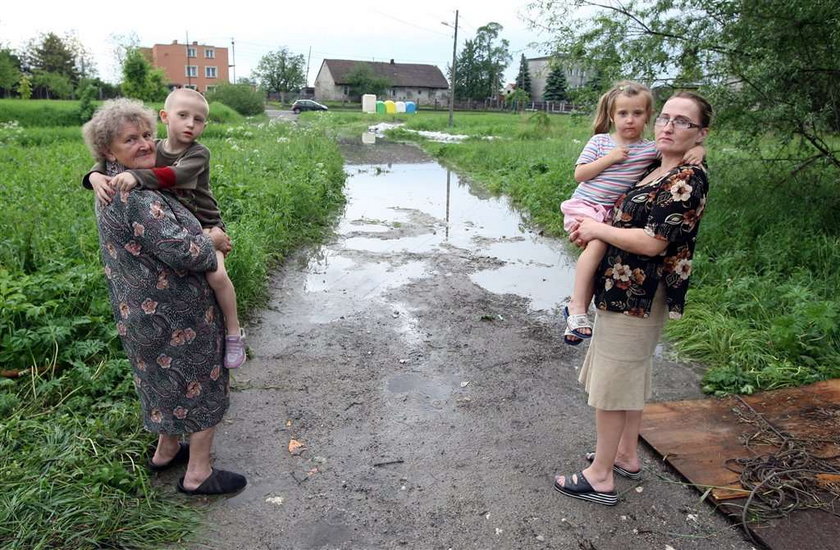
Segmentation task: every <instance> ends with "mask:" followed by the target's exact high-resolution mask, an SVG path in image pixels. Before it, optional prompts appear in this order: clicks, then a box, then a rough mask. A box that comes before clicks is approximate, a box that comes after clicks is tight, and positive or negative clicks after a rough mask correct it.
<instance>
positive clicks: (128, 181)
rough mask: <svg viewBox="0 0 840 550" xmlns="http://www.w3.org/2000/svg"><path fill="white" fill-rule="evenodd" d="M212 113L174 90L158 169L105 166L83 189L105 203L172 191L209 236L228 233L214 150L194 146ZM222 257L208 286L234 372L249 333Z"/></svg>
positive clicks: (198, 98) (164, 116)
mask: <svg viewBox="0 0 840 550" xmlns="http://www.w3.org/2000/svg"><path fill="white" fill-rule="evenodd" d="M209 111H210V106H209V105H208V104H207V100H206V99H204V96H203V95H201V94H200V93H198V92H197V91H195V90H190V89H189V88H178V89H175V90H173V91H172V92H171V93H170V94H169V96H167V98H166V102H165V103H164V106H163V110H161V112H160V119H161V121H162V122H163V123H164V124H165V125H166V139H164V140H157V142H156V146H157V152H156V154H157V158H156V161H155V166H156V168H152V169H142V170H126V171H125V172H121V173H120V174H117V175H116V176H114V177H113V178H109V177H108V176H106V173H107V172H106V170H105V167H104V166H103V164H98V165H96V166H95V167H94V168H93V170H92V171H91V172H90V173H88V174H87V175H86V176H85V178H84V180H83V184H84V186H85V187H88V188H91V189H93V190H94V192H95V193H96V196H97V198H98V199H99V200H101V201H103V202H110V200H111V197H112V196H113V194H114V193H115V192H117V191H128V190H130V189H132V188H134V187H135V186H139V187H140V188H141V189H172V190H173V191H174V193H175V196H176V197H177V198H178V200H179V201H180V202H181V203H182V204H183V205H184V206H186V207H187V208H189V210H190V211H191V212H192V213H193V214H194V215H195V217H196V218H197V219H198V221H199V222H200V223H201V226H202V227H203V228H204V230H205V231H206V232H207V231H209V230H210V228H211V227H219V228H220V229H222V230H225V225H224V222H222V217H221V212H220V211H219V205H218V203H217V202H216V199H215V197H214V196H213V193H212V191H211V190H210V151H209V150H208V149H207V148H206V147H205V146H203V145H201V144H200V143H197V142H196V141H195V140H197V139H198V138H199V137H200V136H201V134H202V132H204V129H205V127H206V125H207V115H208V113H209ZM224 258H225V256H224V254H223V253H222V252H220V251H216V260H217V262H218V268H217V269H216V271H208V272H207V282H208V283H209V284H210V287H211V288H212V289H213V291H214V292H215V294H216V300H217V301H218V302H219V306H220V307H221V309H222V313H223V314H224V316H225V331H226V333H227V336H226V337H225V367H227V368H229V369H234V368H237V367H239V366H241V365H242V363H244V362H245V333H244V332H243V331H242V329H241V328H240V326H239V316H238V315H237V311H236V290H235V289H234V287H233V283H232V282H231V280H230V277H228V274H227V271H226V270H225V262H224Z"/></svg>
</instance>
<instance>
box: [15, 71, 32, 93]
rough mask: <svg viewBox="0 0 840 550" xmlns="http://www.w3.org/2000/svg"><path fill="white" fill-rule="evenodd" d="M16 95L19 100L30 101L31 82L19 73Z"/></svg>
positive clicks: (26, 76)
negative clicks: (18, 96)
mask: <svg viewBox="0 0 840 550" xmlns="http://www.w3.org/2000/svg"><path fill="white" fill-rule="evenodd" d="M18 94H19V95H20V98H21V99H30V98H31V97H32V80H30V78H29V75H26V74H23V73H21V75H20V82H19V83H18Z"/></svg>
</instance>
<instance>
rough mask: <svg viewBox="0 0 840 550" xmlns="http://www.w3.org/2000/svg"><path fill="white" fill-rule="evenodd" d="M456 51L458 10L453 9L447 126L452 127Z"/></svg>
mask: <svg viewBox="0 0 840 550" xmlns="http://www.w3.org/2000/svg"><path fill="white" fill-rule="evenodd" d="M457 53H458V10H455V39H454V40H453V41H452V74H451V75H449V78H450V82H449V127H450V128H452V124H453V122H452V116H453V113H454V111H455V59H456V55H457Z"/></svg>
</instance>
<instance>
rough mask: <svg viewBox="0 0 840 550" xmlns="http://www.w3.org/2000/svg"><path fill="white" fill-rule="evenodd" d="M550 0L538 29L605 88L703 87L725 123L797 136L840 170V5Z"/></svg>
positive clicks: (814, 1)
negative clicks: (622, 81) (628, 78)
mask: <svg viewBox="0 0 840 550" xmlns="http://www.w3.org/2000/svg"><path fill="white" fill-rule="evenodd" d="M568 6H569V4H568V3H564V2H560V1H559V0H544V1H542V2H540V3H539V5H538V6H537V8H536V14H537V17H535V18H533V19H534V22H535V24H537V25H542V26H543V27H546V28H547V29H548V30H550V31H551V33H552V34H553V36H554V37H555V38H556V45H557V46H558V47H559V49H560V51H561V52H562V53H564V54H567V55H569V56H572V57H574V58H575V59H577V60H579V61H580V62H588V63H589V64H590V66H593V67H595V68H597V69H598V70H599V71H600V72H601V73H602V76H603V77H604V79H605V80H615V79H617V78H620V77H622V76H625V75H633V77H634V79H636V80H641V81H643V82H649V83H650V82H653V83H656V82H660V83H664V84H666V85H672V86H687V85H688V86H691V87H699V88H700V89H701V91H702V92H703V93H705V94H706V95H708V96H709V98H710V99H711V100H712V102H713V104H714V105H715V108H716V110H717V111H718V113H719V115H720V116H719V117H718V119H719V121H720V122H724V123H726V122H729V123H730V124H733V125H734V126H735V127H737V128H738V129H739V130H740V131H741V133H742V134H744V135H749V136H751V137H752V138H753V139H752V141H751V142H752V143H753V144H754V145H755V146H756V149H755V150H756V151H757V150H758V144H759V141H758V140H759V138H760V137H761V136H762V135H764V134H765V133H766V132H767V131H768V130H771V131H773V132H774V133H776V134H777V135H778V136H781V137H782V138H783V139H782V140H779V141H780V144H781V146H783V147H787V149H788V151H787V152H786V153H785V154H786V155H787V154H788V153H789V147H788V144H787V143H784V142H785V141H787V140H788V139H789V138H796V139H797V140H798V142H799V143H800V145H801V146H802V150H803V154H802V158H801V160H803V161H804V163H811V162H816V161H818V160H824V161H826V162H828V163H829V164H830V165H832V166H834V167H835V168H836V169H838V170H840V157H838V152H837V151H836V150H835V149H836V147H833V146H832V145H830V143H829V142H828V139H827V137H826V135H827V133H828V132H832V131H833V132H836V131H838V130H840V88H838V86H837V82H838V77H840V33H838V32H837V29H838V28H840V4H838V3H837V1H836V0H810V1H808V2H790V1H789V0H764V1H762V2H745V1H743V0H630V1H628V2H622V3H618V2H616V3H614V4H607V3H604V2H588V1H583V0H578V1H577V2H575V6H578V7H580V6H584V7H586V13H585V14H582V15H581V16H580V17H577V16H576V14H575V13H574V12H570V11H569V9H570V8H569V7H568Z"/></svg>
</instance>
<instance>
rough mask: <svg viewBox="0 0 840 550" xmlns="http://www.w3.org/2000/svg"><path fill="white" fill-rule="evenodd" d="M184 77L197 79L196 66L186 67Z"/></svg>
mask: <svg viewBox="0 0 840 550" xmlns="http://www.w3.org/2000/svg"><path fill="white" fill-rule="evenodd" d="M184 76H186V77H192V78H197V77H198V65H187V66H186V67H185V70H184Z"/></svg>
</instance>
